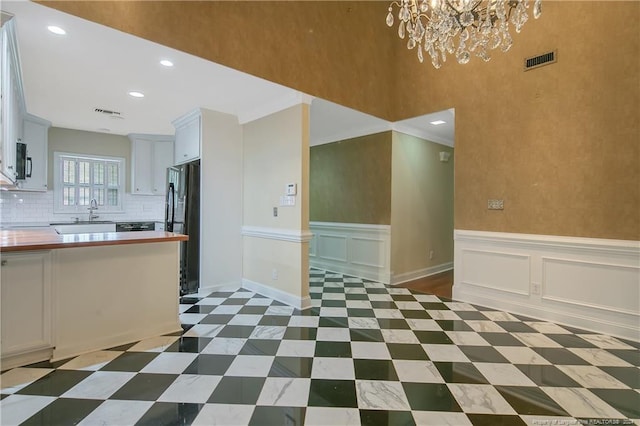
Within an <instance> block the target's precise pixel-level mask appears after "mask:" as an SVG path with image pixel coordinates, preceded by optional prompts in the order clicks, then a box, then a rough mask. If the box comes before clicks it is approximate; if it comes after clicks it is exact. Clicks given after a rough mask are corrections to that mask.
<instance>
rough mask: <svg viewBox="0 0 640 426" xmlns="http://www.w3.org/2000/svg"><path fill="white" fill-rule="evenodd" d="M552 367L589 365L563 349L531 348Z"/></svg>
mask: <svg viewBox="0 0 640 426" xmlns="http://www.w3.org/2000/svg"><path fill="white" fill-rule="evenodd" d="M531 349H533V350H534V351H536V352H538V353H539V354H540V355H542V357H543V358H544V359H546V360H547V361H549V362H550V363H551V364H554V365H591V364H590V363H588V362H587V361H585V360H584V359H582V358H580V357H579V356H578V355H576V354H574V353H573V352H571V351H569V350H567V349H564V348H531Z"/></svg>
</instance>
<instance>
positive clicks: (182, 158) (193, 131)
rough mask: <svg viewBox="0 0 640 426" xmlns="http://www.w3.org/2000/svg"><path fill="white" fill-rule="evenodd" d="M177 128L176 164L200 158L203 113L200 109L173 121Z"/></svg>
mask: <svg viewBox="0 0 640 426" xmlns="http://www.w3.org/2000/svg"><path fill="white" fill-rule="evenodd" d="M173 126H174V127H175V128H176V142H175V154H174V160H175V161H174V164H176V165H177V164H182V163H187V162H189V161H193V160H197V159H198V158H200V139H201V137H202V114H201V111H200V110H199V109H197V110H195V111H193V112H190V113H189V114H187V115H184V116H182V117H180V118H178V119H176V120H174V121H173Z"/></svg>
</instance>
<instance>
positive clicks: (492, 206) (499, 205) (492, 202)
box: [487, 199, 504, 210]
mask: <svg viewBox="0 0 640 426" xmlns="http://www.w3.org/2000/svg"><path fill="white" fill-rule="evenodd" d="M487 209H489V210H504V200H496V199H489V200H488V201H487Z"/></svg>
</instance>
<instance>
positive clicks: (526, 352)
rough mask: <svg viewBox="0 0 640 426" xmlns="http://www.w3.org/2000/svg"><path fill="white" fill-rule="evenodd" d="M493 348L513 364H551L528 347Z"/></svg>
mask: <svg viewBox="0 0 640 426" xmlns="http://www.w3.org/2000/svg"><path fill="white" fill-rule="evenodd" d="M493 348H494V349H495V350H497V351H498V352H500V353H501V354H502V356H504V357H505V358H506V359H508V360H509V362H511V363H513V364H538V365H550V364H551V363H550V362H549V361H547V360H546V359H545V358H543V357H542V356H541V355H540V354H538V353H537V352H536V351H534V350H533V349H531V348H529V347H527V346H494V347H493Z"/></svg>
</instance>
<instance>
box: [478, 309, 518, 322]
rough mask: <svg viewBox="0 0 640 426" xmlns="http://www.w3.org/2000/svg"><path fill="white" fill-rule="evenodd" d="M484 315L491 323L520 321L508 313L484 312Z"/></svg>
mask: <svg viewBox="0 0 640 426" xmlns="http://www.w3.org/2000/svg"><path fill="white" fill-rule="evenodd" d="M482 315H484V316H485V317H487V318H489V319H490V320H491V321H518V322H520V320H519V319H518V318H516V317H514V316H513V315H511V314H510V313H508V312H502V311H482Z"/></svg>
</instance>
